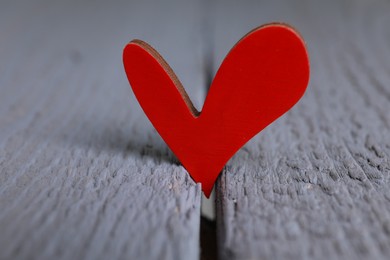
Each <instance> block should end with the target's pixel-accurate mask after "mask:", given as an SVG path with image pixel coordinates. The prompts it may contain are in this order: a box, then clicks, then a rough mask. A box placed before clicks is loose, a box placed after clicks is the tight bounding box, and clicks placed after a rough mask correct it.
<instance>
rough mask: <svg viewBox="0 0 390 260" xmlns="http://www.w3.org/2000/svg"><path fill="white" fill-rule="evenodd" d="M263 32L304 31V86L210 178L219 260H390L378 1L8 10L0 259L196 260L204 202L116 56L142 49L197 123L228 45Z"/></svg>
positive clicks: (389, 40) (383, 28) (2, 81)
mask: <svg viewBox="0 0 390 260" xmlns="http://www.w3.org/2000/svg"><path fill="white" fill-rule="evenodd" d="M271 21H283V22H287V23H291V24H292V25H294V26H295V27H296V28H298V29H299V31H300V32H301V34H302V36H303V37H304V38H305V40H306V42H307V47H308V50H309V54H310V57H311V71H312V72H311V81H310V85H309V87H308V90H307V93H306V94H305V96H304V98H303V99H302V100H301V101H300V103H299V104H298V105H297V106H296V107H294V108H293V109H292V110H291V111H289V112H288V113H287V114H286V115H285V116H284V117H282V118H281V119H279V120H277V121H276V122H275V123H274V124H272V125H271V126H270V127H268V128H267V129H265V130H264V131H263V132H261V133H260V134H259V135H257V136H256V137H255V138H254V139H253V140H251V141H250V142H249V143H248V144H247V145H246V146H244V147H243V148H242V149H241V150H240V151H239V152H238V153H237V154H236V155H235V156H234V157H233V158H232V160H230V162H229V163H228V164H227V166H226V168H225V170H224V171H223V172H222V174H221V176H220V177H219V179H218V181H217V184H216V209H217V211H216V222H217V230H216V232H217V241H218V247H217V248H218V255H219V257H220V258H221V259H389V258H390V185H389V173H390V161H389V158H390V157H389V156H390V112H389V111H390V51H389V46H390V27H389V26H388V25H389V24H390V2H388V1H384V0H383V1H379V0H375V1H327V3H325V1H322V2H319V1H318V2H316V3H313V1H272V3H270V2H268V3H265V2H259V1H233V0H224V1H222V0H215V1H175V0H170V1H165V2H164V4H162V3H161V2H151V1H139V2H133V1H115V2H113V3H108V1H90V2H89V1H61V2H60V1H57V2H54V1H43V0H37V1H12V2H11V1H9V2H5V1H3V2H1V3H0V171H1V172H0V259H199V257H200V256H201V255H202V254H201V252H205V251H207V250H210V249H209V247H212V246H213V244H212V243H210V244H208V243H203V244H202V247H203V248H202V249H201V248H200V233H199V230H200V223H201V221H200V216H201V214H200V208H201V187H200V185H199V184H196V183H194V181H193V180H192V179H191V178H190V177H189V175H188V174H187V172H186V171H185V169H184V168H183V167H182V166H181V165H180V163H179V162H178V161H177V159H175V157H174V155H173V154H172V153H171V152H170V151H169V149H168V148H167V147H166V145H165V144H164V142H163V141H162V140H161V138H160V137H159V136H158V134H157V133H156V131H155V130H154V129H153V127H152V125H151V124H150V123H149V122H148V120H147V119H146V117H145V116H144V114H143V112H142V110H141V109H140V107H139V105H138V103H137V101H136V100H135V97H134V95H133V93H132V92H131V89H130V88H129V86H128V82H127V80H126V77H125V74H124V71H123V67H122V60H121V54H122V49H123V47H124V45H125V44H126V43H127V42H128V41H130V40H131V39H133V38H140V39H143V40H145V41H147V42H149V43H150V44H152V45H153V46H154V47H155V48H156V49H157V50H158V51H159V52H160V53H161V54H162V55H163V56H164V58H165V59H166V60H167V61H168V62H169V63H170V65H171V66H172V68H173V69H174V70H175V72H176V73H177V75H178V76H179V78H180V80H181V81H182V83H183V85H184V86H185V88H186V90H187V92H188V93H189V95H190V97H191V99H192V100H193V102H194V104H195V106H196V107H197V108H198V109H200V108H201V107H202V103H203V101H204V98H205V95H206V94H207V86H208V84H209V83H210V79H211V78H212V76H213V75H214V73H215V71H216V70H217V69H218V66H219V64H220V62H221V61H222V59H223V57H224V56H225V55H226V53H227V52H228V51H229V49H230V48H231V47H232V46H233V44H234V43H235V42H236V41H237V40H238V39H239V38H240V37H241V36H243V35H244V34H245V33H247V32H248V31H249V30H250V29H252V28H253V27H256V26H258V25H260V24H263V23H268V22H271ZM202 230H203V229H202ZM202 257H203V258H207V256H205V255H202Z"/></svg>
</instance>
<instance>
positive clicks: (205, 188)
mask: <svg viewBox="0 0 390 260" xmlns="http://www.w3.org/2000/svg"><path fill="white" fill-rule="evenodd" d="M213 186H214V183H211V184H207V183H202V190H203V193H204V195H205V196H206V198H208V199H209V198H210V194H211V191H212V190H213Z"/></svg>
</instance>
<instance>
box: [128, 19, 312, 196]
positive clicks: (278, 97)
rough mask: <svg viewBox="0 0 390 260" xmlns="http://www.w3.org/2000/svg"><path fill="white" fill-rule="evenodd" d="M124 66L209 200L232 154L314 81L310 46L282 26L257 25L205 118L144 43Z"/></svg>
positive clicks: (132, 46) (213, 91)
mask: <svg viewBox="0 0 390 260" xmlns="http://www.w3.org/2000/svg"><path fill="white" fill-rule="evenodd" d="M123 62H124V66H125V70H126V74H127V77H128V79H129V81H130V84H131V86H132V88H133V91H134V93H135V96H136V97H137V99H138V101H139V103H140V105H141V107H142V108H143V110H144V112H145V113H146V115H147V116H148V118H149V120H150V121H151V122H152V124H153V125H154V127H155V128H156V130H157V131H158V133H159V134H160V135H161V137H162V138H163V139H164V140H165V142H166V143H167V144H168V146H169V147H170V148H171V150H172V151H173V152H174V154H175V155H176V156H177V157H178V159H179V160H180V161H181V163H182V164H183V166H184V167H185V168H186V169H187V170H188V172H189V173H190V175H191V176H192V178H193V179H194V180H195V181H196V182H200V183H201V184H202V189H203V191H204V193H205V195H206V196H209V194H210V192H211V190H212V187H213V185H214V182H215V180H216V178H217V177H218V175H219V173H220V172H221V170H222V169H223V167H224V165H225V164H226V163H227V161H228V160H229V159H230V158H231V157H232V156H233V155H234V153H236V152H237V151H238V150H239V149H240V148H241V147H242V146H243V145H244V144H245V143H246V142H248V141H249V140H250V139H251V138H252V137H253V136H254V135H256V134H257V133H258V132H260V131H261V130H263V129H264V128H265V127H266V126H268V125H269V124H270V123H272V122H273V121H274V120H276V119H277V118H278V117H280V116H281V115H282V114H284V113H285V112H287V111H288V110H289V109H290V108H291V107H292V106H293V105H294V104H295V103H296V102H298V100H299V99H300V98H301V97H302V95H303V93H304V92H305V90H306V86H307V84H308V81H309V60H308V55H307V52H306V48H305V44H304V42H303V40H302V38H301V37H300V36H299V35H298V34H297V33H296V32H295V31H294V30H293V29H292V28H291V27H289V26H287V25H284V24H269V25H264V26H261V27H258V28H256V29H254V30H252V31H251V32H249V33H248V34H247V35H245V36H244V37H243V38H242V39H241V40H240V41H239V42H238V43H237V44H236V45H235V46H234V47H233V48H232V50H231V51H230V52H229V54H228V55H227V56H226V58H225V60H224V61H223V63H222V65H221V67H220V68H219V70H218V72H217V74H216V76H215V78H214V80H213V82H212V84H211V87H210V90H209V93H208V95H207V98H206V101H205V103H204V106H203V110H202V112H201V113H199V112H198V111H197V110H196V109H195V108H194V106H193V105H192V103H191V101H190V99H189V97H188V96H187V94H186V92H185V90H184V88H183V87H182V85H181V83H180V82H179V80H178V79H177V78H176V76H175V74H174V72H173V71H172V70H171V68H170V67H169V65H168V64H167V63H166V62H165V61H164V60H163V58H162V57H161V56H160V55H159V54H158V53H157V51H155V50H154V49H153V48H152V47H150V46H149V45H147V44H146V43H144V42H142V41H140V40H134V41H132V42H130V43H129V44H128V45H127V46H126V47H125V49H124V52H123Z"/></svg>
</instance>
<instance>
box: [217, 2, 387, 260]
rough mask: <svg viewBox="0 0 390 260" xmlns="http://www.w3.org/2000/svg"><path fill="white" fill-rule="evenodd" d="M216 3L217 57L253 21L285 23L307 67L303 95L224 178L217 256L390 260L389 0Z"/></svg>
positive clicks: (250, 145)
mask: <svg viewBox="0 0 390 260" xmlns="http://www.w3.org/2000/svg"><path fill="white" fill-rule="evenodd" d="M216 11H217V15H216V29H215V32H216V38H215V46H218V48H215V50H216V55H215V57H216V58H215V59H216V63H218V62H220V61H221V60H222V58H223V57H224V55H225V54H226V52H227V51H228V50H229V48H230V47H231V46H232V45H233V44H234V43H235V42H236V41H237V40H238V39H239V38H240V37H241V36H242V35H244V34H245V33H246V32H247V31H249V30H250V29H251V28H253V27H255V26H257V25H259V24H262V23H267V22H270V21H285V22H288V23H291V24H292V25H294V26H296V28H298V29H299V31H300V32H301V34H302V35H303V37H304V38H305V40H306V42H307V46H308V49H309V53H310V57H311V68H312V72H311V82H310V85H309V88H308V90H307V93H306V94H305V96H304V98H303V99H302V100H301V101H300V103H299V104H298V105H297V106H296V107H295V108H293V109H292V110H291V111H290V112H288V114H286V115H285V116H284V117H283V118H281V119H279V120H277V122H275V123H274V124H273V125H271V126H270V127H268V128H267V129H266V130H264V131H263V132H262V133H261V134H260V135H258V136H257V137H256V138H255V139H254V140H252V141H251V142H250V143H248V144H247V145H246V146H245V147H244V148H243V149H241V150H240V151H239V152H238V154H236V156H235V157H234V158H233V159H232V160H231V161H230V162H229V164H228V166H227V167H226V169H225V171H224V172H223V174H222V175H221V176H220V178H219V180H218V184H217V189H216V194H217V224H218V225H217V226H218V239H219V240H218V242H219V254H220V257H221V258H222V259H389V258H390V183H389V172H390V161H389V158H390V113H389V111H390V85H389V82H390V52H389V46H390V29H389V26H388V25H389V24H390V15H389V14H390V2H388V1H372V2H367V1H321V2H319V1H316V2H315V3H313V2H312V1H299V2H292V1H284V2H278V1H272V3H271V1H270V2H268V3H258V2H255V1H253V2H251V3H250V4H243V3H242V2H235V1H219V2H218V4H217V7H216ZM216 65H218V64H216Z"/></svg>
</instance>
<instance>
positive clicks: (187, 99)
mask: <svg viewBox="0 0 390 260" xmlns="http://www.w3.org/2000/svg"><path fill="white" fill-rule="evenodd" d="M129 44H135V45H138V46H139V47H141V48H143V49H144V50H145V51H146V52H148V53H149V54H150V55H151V56H152V57H153V58H155V59H156V60H157V61H158V63H160V65H161V67H162V68H163V69H164V70H165V72H166V73H167V74H168V75H169V77H170V78H171V79H172V81H173V84H174V85H175V86H176V88H177V90H178V91H179V93H180V95H181V96H182V97H183V100H184V102H185V103H186V105H187V107H188V109H189V110H190V112H191V113H192V114H193V115H194V117H198V116H199V115H200V112H199V111H198V110H197V109H196V108H195V106H194V105H193V104H192V101H191V99H190V97H189V96H188V94H187V92H186V90H185V89H184V87H183V85H182V84H181V82H180V80H179V78H178V77H177V76H176V74H175V72H174V71H173V70H172V68H171V66H169V64H168V62H166V61H165V60H164V58H163V57H162V56H161V55H160V53H158V51H156V50H155V49H154V48H153V47H152V46H150V45H149V44H148V43H146V42H144V41H142V40H139V39H134V40H132V41H131V42H130V43H129Z"/></svg>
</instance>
